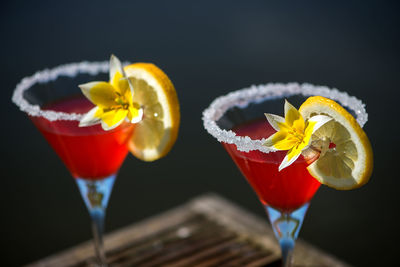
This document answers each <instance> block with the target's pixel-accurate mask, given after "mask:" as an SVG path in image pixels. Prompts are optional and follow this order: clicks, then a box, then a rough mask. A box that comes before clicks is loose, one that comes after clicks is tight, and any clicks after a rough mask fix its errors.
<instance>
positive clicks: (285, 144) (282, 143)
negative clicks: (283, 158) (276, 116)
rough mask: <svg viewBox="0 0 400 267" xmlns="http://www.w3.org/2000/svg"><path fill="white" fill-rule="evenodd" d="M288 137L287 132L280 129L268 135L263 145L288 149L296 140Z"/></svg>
mask: <svg viewBox="0 0 400 267" xmlns="http://www.w3.org/2000/svg"><path fill="white" fill-rule="evenodd" d="M290 137H291V136H290V135H289V134H288V133H287V132H284V131H280V132H277V133H275V134H273V135H271V136H270V137H268V139H267V140H266V141H265V143H264V145H266V146H268V147H273V148H275V149H277V150H289V149H291V148H292V147H293V146H295V145H296V144H297V142H298V141H297V140H296V139H293V138H290Z"/></svg>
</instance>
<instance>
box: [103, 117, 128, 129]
mask: <svg viewBox="0 0 400 267" xmlns="http://www.w3.org/2000/svg"><path fill="white" fill-rule="evenodd" d="M125 119H126V118H125V117H124V118H122V119H121V120H120V121H119V122H117V123H116V124H114V125H111V126H108V125H107V123H105V122H104V121H101V128H103V130H105V131H109V130H112V129H115V128H117V127H118V126H120V125H121V123H122V122H123V121H124V120H125Z"/></svg>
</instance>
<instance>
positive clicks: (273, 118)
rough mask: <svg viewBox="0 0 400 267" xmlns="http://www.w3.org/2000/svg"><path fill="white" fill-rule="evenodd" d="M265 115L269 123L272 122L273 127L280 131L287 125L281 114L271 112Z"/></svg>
mask: <svg viewBox="0 0 400 267" xmlns="http://www.w3.org/2000/svg"><path fill="white" fill-rule="evenodd" d="M264 115H265V117H266V118H267V120H268V122H269V124H271V126H272V128H274V129H275V130H276V131H280V130H281V129H282V128H283V127H282V126H283V125H285V119H284V118H282V117H281V116H278V115H274V114H270V113H264Z"/></svg>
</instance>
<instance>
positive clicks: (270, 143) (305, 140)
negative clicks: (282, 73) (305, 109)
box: [264, 100, 332, 171]
mask: <svg viewBox="0 0 400 267" xmlns="http://www.w3.org/2000/svg"><path fill="white" fill-rule="evenodd" d="M265 116H266V117H267V120H268V122H269V123H270V124H271V126H272V127H273V128H274V129H275V130H276V131H277V132H276V133H274V134H273V135H271V136H270V137H268V139H267V140H266V141H265V143H264V145H265V146H267V147H269V148H273V149H276V150H288V152H287V154H286V156H285V158H284V159H283V161H282V162H281V164H280V165H279V171H281V170H282V169H284V168H286V167H288V166H289V165H291V164H292V163H293V162H294V161H296V159H297V158H298V157H299V156H300V155H301V153H302V151H304V150H307V149H308V148H309V146H310V144H311V136H312V134H313V133H314V132H315V131H316V130H318V129H319V128H320V127H321V126H322V125H324V124H325V123H327V122H328V121H330V120H331V119H332V118H330V117H328V116H325V115H317V116H313V117H311V118H309V119H308V120H304V119H303V116H302V115H301V114H300V112H299V111H298V110H297V109H296V108H295V107H294V106H293V105H292V104H290V103H289V102H288V101H287V100H285V118H283V117H281V116H278V115H274V114H269V113H265Z"/></svg>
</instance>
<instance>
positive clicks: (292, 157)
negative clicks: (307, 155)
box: [279, 147, 301, 171]
mask: <svg viewBox="0 0 400 267" xmlns="http://www.w3.org/2000/svg"><path fill="white" fill-rule="evenodd" d="M300 155H301V149H300V150H299V149H296V147H293V148H292V149H291V150H289V151H288V153H287V154H286V156H285V158H284V159H283V160H282V162H281V164H280V165H279V171H281V170H283V169H284V168H286V167H288V166H290V165H291V164H292V163H293V162H295V161H296V159H297V158H298V157H299V156H300Z"/></svg>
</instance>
